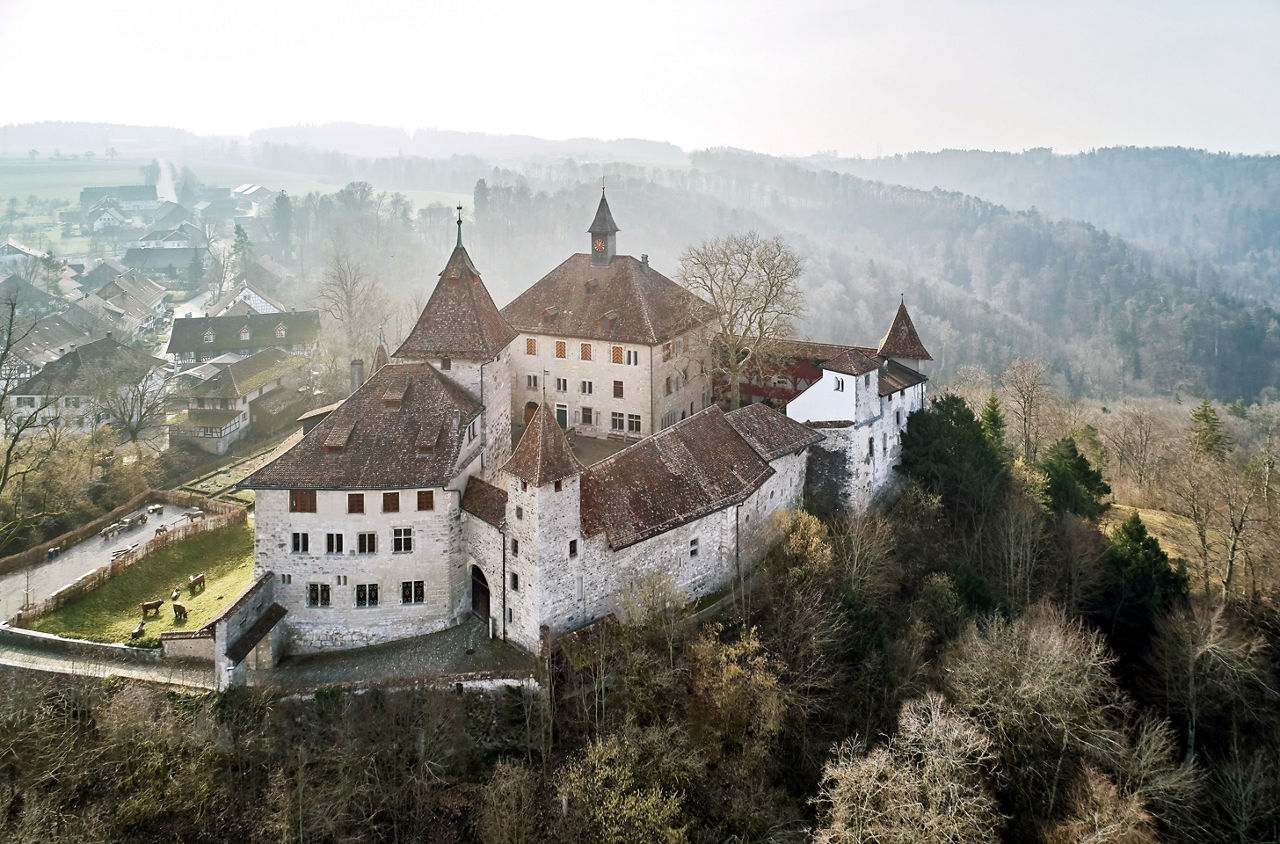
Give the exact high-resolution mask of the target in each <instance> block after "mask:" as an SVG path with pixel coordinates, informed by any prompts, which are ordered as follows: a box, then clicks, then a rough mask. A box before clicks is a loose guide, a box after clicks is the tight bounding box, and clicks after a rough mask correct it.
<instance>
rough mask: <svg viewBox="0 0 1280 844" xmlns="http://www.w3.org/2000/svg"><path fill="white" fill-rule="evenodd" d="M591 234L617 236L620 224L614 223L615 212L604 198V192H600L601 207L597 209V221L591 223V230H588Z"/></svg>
mask: <svg viewBox="0 0 1280 844" xmlns="http://www.w3.org/2000/svg"><path fill="white" fill-rule="evenodd" d="M587 231H588V232H590V233H591V234H617V233H618V231H619V229H618V224H617V223H615V222H614V221H613V212H611V211H610V210H609V203H608V201H607V200H605V198H604V190H603V189H601V191H600V205H599V206H597V207H596V216H595V219H594V220H592V221H591V228H589V229H587Z"/></svg>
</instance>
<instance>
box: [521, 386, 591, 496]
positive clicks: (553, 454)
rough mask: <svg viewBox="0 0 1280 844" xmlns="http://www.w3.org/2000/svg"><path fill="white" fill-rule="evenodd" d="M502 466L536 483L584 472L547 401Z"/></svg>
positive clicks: (544, 482)
mask: <svg viewBox="0 0 1280 844" xmlns="http://www.w3.org/2000/svg"><path fill="white" fill-rule="evenodd" d="M502 468H503V469H505V470H506V471H507V472H508V473H510V474H511V475H514V476H515V477H517V478H519V479H520V480H522V481H526V482H528V483H530V484H532V485H533V486H535V487H538V486H542V485H543V484H549V483H551V482H552V481H558V480H562V479H564V478H567V477H570V476H571V475H577V474H581V472H582V464H581V463H579V462H578V458H576V457H574V456H573V449H572V448H571V447H570V446H569V440H568V438H567V437H565V435H564V430H563V429H562V428H561V427H560V425H559V423H557V422H556V416H555V413H554V412H553V411H552V410H551V406H550V405H549V404H547V403H546V402H545V401H544V402H543V403H542V404H541V405H540V406H539V407H538V410H537V412H536V413H534V414H533V418H532V419H530V420H529V427H527V428H525V431H524V435H523V436H521V437H520V442H519V444H517V445H516V450H515V451H513V452H512V453H511V459H510V460H508V461H507V463H506V465H505V466H503V467H502Z"/></svg>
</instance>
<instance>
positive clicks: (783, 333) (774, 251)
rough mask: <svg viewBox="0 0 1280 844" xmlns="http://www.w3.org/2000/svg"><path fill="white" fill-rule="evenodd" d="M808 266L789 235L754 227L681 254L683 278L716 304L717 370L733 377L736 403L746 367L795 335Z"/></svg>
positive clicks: (714, 346) (731, 397) (736, 404)
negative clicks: (784, 236)
mask: <svg viewBox="0 0 1280 844" xmlns="http://www.w3.org/2000/svg"><path fill="white" fill-rule="evenodd" d="M803 270H804V262H803V261H802V260H801V259H800V257H799V256H797V255H796V254H795V252H793V251H792V249H791V247H790V246H789V245H788V244H787V242H786V241H785V240H783V239H782V238H781V237H777V236H775V237H769V238H766V237H764V236H763V235H761V234H759V233H758V232H754V231H750V232H747V233H746V234H731V235H728V236H727V237H720V238H712V239H711V240H707V241H704V242H702V243H701V244H699V245H697V246H691V247H689V248H688V249H686V250H685V251H684V254H682V255H681V256H680V276H679V277H680V283H681V284H683V285H684V286H685V287H686V288H687V289H688V290H690V291H691V292H693V293H695V294H696V295H698V296H700V297H702V298H703V299H705V300H707V301H708V302H710V303H711V306H712V307H713V308H714V309H715V314H716V317H715V319H716V336H715V337H713V338H712V340H711V360H712V374H713V375H714V376H717V377H724V378H725V379H727V380H728V382H729V384H728V387H729V403H730V405H731V408H736V407H739V406H740V404H741V401H742V394H741V385H740V383H739V381H740V379H741V377H742V373H743V370H744V369H746V368H747V366H748V365H749V364H751V363H752V361H753V359H754V358H755V357H756V356H758V355H760V354H762V353H763V352H764V351H765V350H766V349H767V348H768V346H769V345H770V344H771V343H773V342H774V341H776V340H780V339H783V338H786V337H789V336H791V332H792V329H793V326H794V323H795V320H796V318H797V317H798V316H799V315H800V313H801V311H802V308H803V306H802V301H801V297H800V274H801V272H803Z"/></svg>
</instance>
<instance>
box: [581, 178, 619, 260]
mask: <svg viewBox="0 0 1280 844" xmlns="http://www.w3.org/2000/svg"><path fill="white" fill-rule="evenodd" d="M587 231H588V232H590V234H591V263H593V264H595V265H596V266H598V267H603V266H608V264H609V262H610V261H612V260H613V256H614V255H615V254H617V249H618V245H617V236H618V224H617V223H615V222H614V221H613V213H612V212H610V211H609V201H608V200H607V199H605V198H604V185H601V186H600V205H599V206H598V207H597V208H596V218H595V219H594V220H592V221H591V228H589V229H587Z"/></svg>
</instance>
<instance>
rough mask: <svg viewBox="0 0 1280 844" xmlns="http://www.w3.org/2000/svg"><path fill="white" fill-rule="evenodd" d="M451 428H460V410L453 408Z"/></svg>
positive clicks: (456, 429)
mask: <svg viewBox="0 0 1280 844" xmlns="http://www.w3.org/2000/svg"><path fill="white" fill-rule="evenodd" d="M453 429H454V430H455V431H458V430H461V429H462V411H461V410H455V411H454V412H453Z"/></svg>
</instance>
